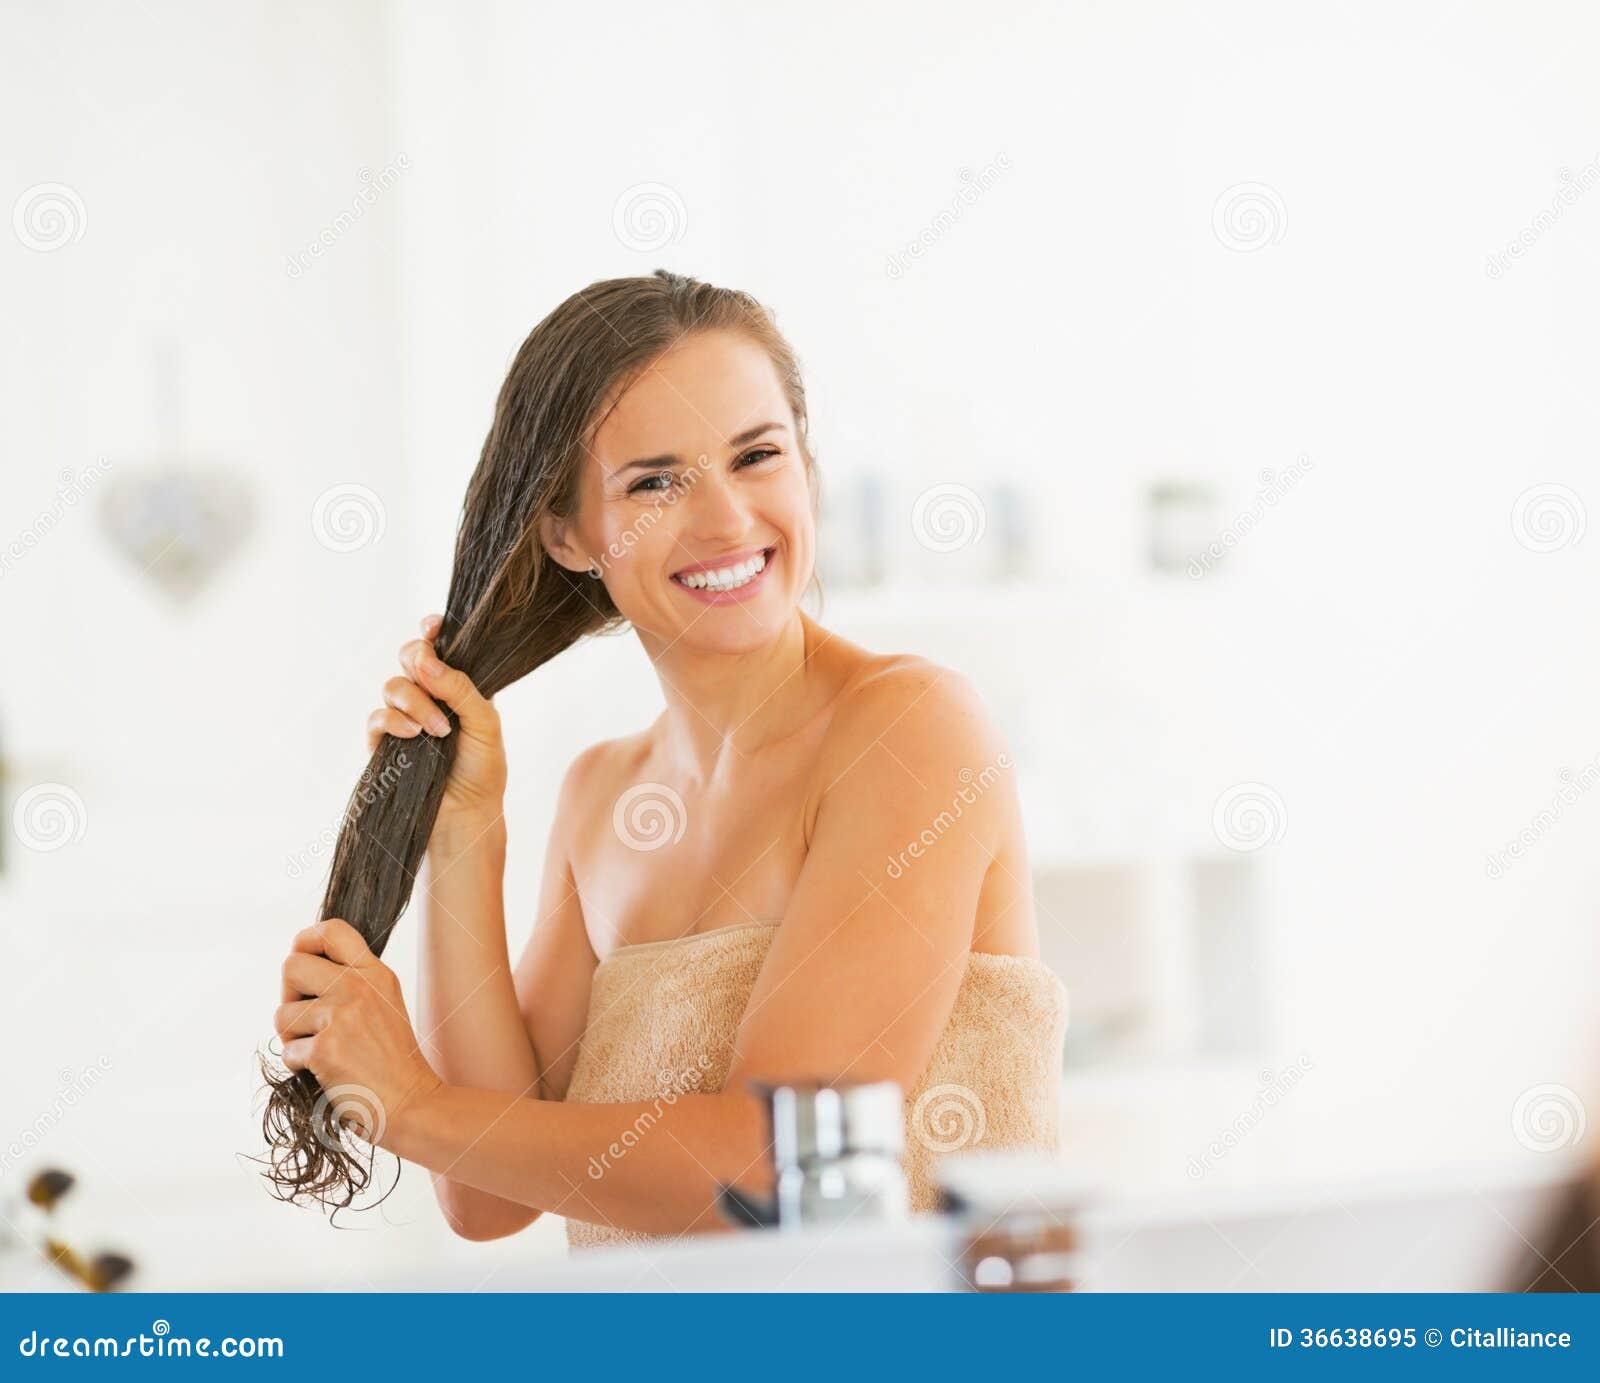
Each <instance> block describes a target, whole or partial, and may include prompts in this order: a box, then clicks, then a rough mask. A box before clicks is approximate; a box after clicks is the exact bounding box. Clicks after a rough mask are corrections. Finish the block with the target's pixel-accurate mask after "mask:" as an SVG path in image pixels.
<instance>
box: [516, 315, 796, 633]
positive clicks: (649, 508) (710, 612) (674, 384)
mask: <svg viewBox="0 0 1600 1383" xmlns="http://www.w3.org/2000/svg"><path fill="white" fill-rule="evenodd" d="M794 427H795V424H794V414H793V412H792V410H791V409H790V407H789V403H788V399H787V398H786V396H785V394H784V391H783V386H782V384H781V383H780V382H779V380H778V375H777V371H776V370H775V369H774V368H773V365H772V362H771V360H770V359H768V357H767V354H766V352H765V351H764V350H762V349H761V347H760V346H758V345H757V344H756V343H755V342H754V341H752V340H750V339H749V338H748V337H746V336H744V335H743V334H742V333H738V332H731V331H709V330H708V331H699V332H695V333H693V334H692V335H690V336H688V337H686V338H684V339H683V340H682V341H680V342H679V343H678V344H677V345H676V346H674V347H673V348H672V349H671V350H669V351H668V352H667V353H666V354H665V355H663V356H661V357H660V358H659V359H658V360H656V361H655V362H654V363H652V364H651V365H650V366H649V368H648V369H646V370H645V371H644V373H642V374H641V375H640V376H639V377H638V378H637V379H636V380H634V381H633V382H632V384H631V385H629V386H628V387H627V389H626V390H625V392H624V393H623V394H622V396H621V398H620V399H619V400H618V401H617V403H616V405H615V407H613V408H612V409H611V411H610V413H609V414H607V415H606V416H605V419H604V421H603V422H602V424H601V426H600V428H599V430H598V432H597V433H596V434H595V440H594V447H593V450H592V452H591V453H590V454H589V455H588V456H587V457H585V458H584V463H583V472H582V474H581V476H580V477H579V502H578V509H577V512H576V515H575V517H574V519H573V521H572V522H571V523H569V524H567V525H564V526H563V525H552V526H551V527H550V528H549V529H548V530H547V533H548V534H550V535H552V536H554V537H555V539H556V540H555V541H551V536H547V538H546V547H547V548H548V549H549V550H550V552H551V554H552V555H553V556H554V557H555V558H556V560H558V561H560V562H561V563H562V564H563V565H564V566H567V567H569V568H570V569H572V570H574V571H582V570H583V569H584V568H586V567H587V566H589V565H590V563H598V565H599V567H600V569H601V572H602V574H603V579H604V581H605V584H606V588H607V590H608V591H609V592H610V595H611V598H612V600H613V601H615V602H616V606H617V609H618V610H620V611H621V612H622V614H623V615H624V616H625V617H626V618H627V619H628V621H629V622H630V623H631V624H632V625H633V626H634V628H635V629H637V630H638V631H639V632H640V633H641V634H644V635H653V636H655V637H656V638H658V639H660V640H661V641H662V643H663V645H664V646H671V645H674V644H678V643H680V642H681V643H682V644H683V645H684V646H685V647H687V648H699V649H704V650H707V651H714V652H722V653H739V652H744V651H747V650H749V649H753V648H757V647H760V646H761V645H763V644H765V643H767V642H768V641H770V640H771V639H772V638H773V637H775V636H776V635H777V634H778V633H779V632H780V631H781V630H782V629H783V628H784V626H785V625H786V623H787V622H788V620H789V618H790V616H791V614H792V612H793V610H794V608H795V606H796V605H797V604H798V603H799V600H800V597H801V595H802V594H803V593H804V591H805V588H806V585H807V584H808V583H809V582H810V580H811V570H812V564H813V562H814V560H815V551H816V531H815V524H814V522H813V518H812V512H811V490H810V485H809V478H808V476H807V473H806V465H805V460H804V458H803V457H802V456H801V453H800V447H799V441H798V439H797V438H796V436H795V431H794Z"/></svg>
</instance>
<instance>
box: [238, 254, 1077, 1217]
mask: <svg viewBox="0 0 1600 1383" xmlns="http://www.w3.org/2000/svg"><path fill="white" fill-rule="evenodd" d="M816 502H817V487H816V467H815V463H814V460H813V457H812V454H811V449H810V444H809V439H808V437H807V416H806V402H805V393H804V389H803V386H802V384H801V379H800V372H799V368H798V365H797V363H796V360H795V356H794V353H793V351H792V350H791V349H790V347H789V346H788V344H787V343H786V342H785V341H784V340H783V338H782V336H781V335H780V334H779V332H778V331H777V328H776V326H775V325H774V324H773V321H772V318H771V317H770V315H769V314H768V313H767V311H766V310H765V309H764V308H762V307H761V306H760V305H759V304H758V303H756V302H755V300H754V299H752V298H750V297H749V296H748V295H746V294H743V293H739V292H735V291H733V290H729V289H722V288H716V287H713V286H711V285H708V284H704V283H700V282H698V281H696V280H693V279H689V278H685V277H683V276H681V275H676V274H669V273H667V272H665V271H658V272H657V273H656V274H655V275H653V276H651V277H647V278H632V279H613V280H608V281H605V282H602V283H597V284H594V285H591V286H590V287H589V288H587V289H584V290H583V291H582V292H580V293H577V294H575V295H574V296H573V297H572V298H570V299H568V300H567V301H566V302H565V303H563V304H562V305H561V306H560V307H558V308H557V309H556V310H555V311H554V312H553V313H551V315H550V316H549V317H548V318H546V319H545V320H544V321H543V322H541V323H540V324H539V325H538V326H537V327H536V328H535V329H534V330H533V332H532V333H531V334H530V335H529V337H528V339H527V341H525V342H524V343H523V346H522V348H521V350H520V351H519V352H518V355H517V358H516V360H515V362H514V363H513V365H512V367H511V370H510V373H509V375H508V377H507V379H506V382H505V385H504V387H503V389H502V391H501V394H500V398H499V402H498V405H497V408H496V412H495V418H494V423H493V426H492V427H491V429H490V432H489V436H488V439H487V441H486V442H485V445H484V449H483V454H482V457H481V458H480V460H479V463H478V467H477V470H476V471H475V473H474V475H473V478H472V482H471V485H470V487H469V489H468V494H467V502H466V507H465V512H464V515H463V518H462V523H461V529H460V533H459V535H458V539H457V546H456V560H455V569H454V571H453V573H452V578H451V589H450V596H449V600H448V603H447V606H446V609H445V612H444V614H443V615H442V616H430V617H428V618H427V619H425V620H424V621H423V623H422V629H421V635H422V637H420V638H417V639H413V640H412V641H411V642H409V643H407V644H406V645H404V646H403V647H402V649H401V650H400V663H401V667H402V670H403V675H402V676H398V677H395V678H394V679H392V680H391V681H390V682H389V683H388V684H386V686H385V688H384V705H383V706H382V707H380V708H379V709H378V710H377V711H375V712H373V714H372V716H371V717H370V718H369V721H368V736H369V742H370V744H371V747H372V749H373V758H372V762H371V764H370V765H369V768H368V770H367V773H366V775H364V778H363V784H370V783H373V782H378V783H382V784H384V788H383V790H382V791H380V792H376V793H374V792H372V791H364V790H363V789H361V788H358V790H357V792H356V794H355V795H354V796H353V797H352V799H351V803H350V807H349V810H348V812H347V816H346V821H345V824H344V827H343V830H342V831H341V834H340V837H339V841H338V844H337V846H336V850H335V858H334V864H333V869H332V875H331V877H330V880H329V884H328V888H327V892H326V895H325V897H324V901H323V908H322V915H323V918H324V919H325V920H324V921H322V922H320V923H318V924H317V925H316V926H314V927H310V928H307V929H306V930H305V931H304V932H302V933H300V934H299V936H297V937H296V938H295V942H294V945H293V948H292V950H291V952H290V955H289V957H288V959H287V960H286V962H285V964H284V967H283V1003H282V1004H281V1005H280V1007H279V1008H278V1010H277V1013H276V1015H275V1022H274V1026H275V1028H276V1030H277V1032H278V1034H279V1035H280V1037H281V1038H282V1039H283V1041H284V1047H283V1064H284V1067H285V1068H286V1069H285V1070H283V1071H281V1072H279V1071H272V1070H270V1069H269V1080H270V1081H271V1083H272V1092H271V1096H270V1098H269V1101H268V1105H267V1110H266V1117H265V1125H264V1129H265V1133H266V1135H267V1138H268V1142H269V1144H270V1145H271V1146H272V1149H273V1157H272V1161H271V1168H270V1170H269V1172H268V1176H269V1178H270V1179H271V1180H272V1181H273V1183H274V1185H275V1186H276V1187H277V1189H278V1190H279V1192H280V1193H281V1194H284V1195H286V1196H289V1197H294V1198H298V1197H301V1196H305V1197H310V1198H312V1199H315V1200H320V1201H322V1202H324V1203H327V1204H348V1203H349V1202H350V1200H351V1199H352V1198H353V1197H354V1195H355V1194H356V1193H357V1192H358V1191H360V1190H361V1189H362V1188H363V1187H364V1186H365V1185H366V1182H367V1179H368V1176H369V1174H370V1170H369V1169H370V1161H366V1162H365V1163H364V1161H363V1150H365V1156H366V1158H370V1155H371V1147H373V1146H380V1147H384V1148H387V1149H389V1150H391V1151H393V1152H395V1153H396V1154H398V1155H399V1156H400V1157H401V1158H403V1159H407V1160H411V1161H415V1162H418V1163H420V1164H421V1165H423V1166H425V1167H427V1168H428V1169H429V1170H430V1172H431V1173H432V1174H433V1178H434V1185H435V1189H436V1192H437V1194H438V1197H439V1202H440V1205H441V1207H442V1209H443V1210H444V1212H445V1215H446V1217H447V1218H448V1219H449V1221H450V1223H451V1225H452V1226H453V1227H454V1228H455V1230H456V1231H457V1232H458V1233H460V1234H462V1235H463V1236H465V1237H467V1238H473V1239H487V1238H495V1237H499V1236H501V1235H505V1234H509V1233H512V1232H514V1231H516V1230H517V1229H520V1228H521V1227H522V1226H524V1225H526V1224H528V1223H529V1222H530V1221H532V1220H533V1219H534V1218H535V1217H536V1216H538V1215H539V1214H540V1213H542V1212H544V1211H551V1212H555V1213H559V1214H562V1215H565V1216H567V1217H568V1222H569V1228H570V1227H576V1226H585V1225H586V1226H587V1227H588V1228H587V1230H586V1232H585V1233H583V1234H578V1233H574V1234H573V1238H574V1242H581V1243H592V1242H598V1241H600V1240H601V1239H603V1238H607V1237H613V1238H616V1237H632V1236H635V1235H641V1234H644V1235H649V1234H679V1233H685V1232H696V1231H705V1230H712V1229H718V1228H723V1227H725V1226H724V1225H723V1224H722V1222H721V1221H720V1219H719V1216H718V1214H717V1211H716V1202H717V1192H718V1187H719V1184H731V1185H734V1186H737V1187H739V1188H740V1189H744V1190H749V1191H753V1192H757V1193H759V1192H761V1191H763V1190H764V1189H765V1175H764V1168H765V1158H764V1152H765V1138H766V1134H765V1129H764V1122H763V1113H762V1109H761V1107H760V1105H759V1104H758V1102H757V1100H756V1099H755V1097H754V1096H753V1095H752V1094H751V1093H749V1089H748V1084H749V1082H751V1081H752V1080H755V1079H757V1078H759V1079H763V1080H782V1079H800V1078H803V1079H813V1080H814V1079H818V1078H820V1079H823V1080H826V1081H830V1082H857V1081H872V1080H893V1081H896V1082H897V1083H898V1084H899V1085H900V1087H901V1089H902V1090H903V1091H904V1092H906V1116H907V1121H908V1133H909V1135H910V1137H909V1138H908V1145H909V1146H910V1147H911V1148H912V1150H913V1156H912V1158H911V1159H910V1161H911V1163H912V1166H911V1171H912V1173H913V1177H912V1182H913V1190H914V1206H915V1208H918V1209H927V1208H930V1207H931V1204H932V1191H931V1180H930V1178H929V1175H928V1164H929V1157H930V1155H932V1154H937V1153H942V1152H947V1151H951V1150H953V1149H954V1148H955V1147H959V1146H964V1145H965V1143H966V1142H976V1141H980V1140H981V1141H982V1143H983V1146H985V1147H1004V1146H1028V1147H1035V1148H1041V1149H1051V1148H1054V1147H1055V1146H1056V1143H1057V1140H1058V1123H1059V1121H1058V1112H1057V1103H1056V1102H1057V1097H1058V1095H1057V1092H1058V1089H1059V1077H1060V1056H1061V1038H1062V1030H1063V1028H1064V1025H1065V1021H1066V996H1065V991H1064V989H1063V987H1062V985H1061V982H1060V980H1059V979H1058V978H1057V977H1056V976H1054V975H1053V974H1052V973H1051V972H1050V971H1049V970H1048V968H1047V967H1045V966H1044V965H1043V963H1042V962H1041V961H1040V960H1039V959H1038V939H1037V935H1036V928H1035V921H1034V915H1033V906H1032V898H1031V892H1030V888H1029V884H1028V867H1027V857H1026V847H1025V841H1024V838H1023V832H1022V822H1021V817H1020V812H1019V809H1018V804H1017V794H1016V787H1015V783H1014V781H1013V779H1012V776H1011V774H1010V773H1009V772H1008V771H1007V770H1009V769H1010V767H1011V760H1010V758H1009V756H1008V754H1007V752H1006V749H1005V747H1004V745H1003V743H1002V742H1001V740H1000V738H999V736H998V735H997V734H996V732H995V730H994V727H993V725H992V723H991V721H990V719H989V716H988V714H987V711H986V709H985V707H984V706H983V704H982V702H981V700H980V699H979V698H978V696H977V695H976V693H975V692H974V691H973V689H972V687H971V686H970V685H969V684H968V683H967V682H966V680H965V679H964V678H962V677H960V676H959V675H958V674H956V673H954V672H952V671H950V670H949V669H947V668H942V667H939V666H937V665H935V664H932V663H929V662H927V661H926V660H923V659H920V658H916V657H909V656H902V655H892V654H889V655H885V654H878V653H874V652H871V651H869V650H866V649H864V648H860V647H858V646H856V645H854V644H852V643H850V642H848V641H846V640H844V639H841V638H838V637H837V636H835V635H833V634H831V633H829V632H828V631H827V630H825V629H823V628H822V627H821V626H820V625H818V624H817V623H816V622H815V621H814V620H813V619H811V618H810V617H809V616H808V615H807V614H806V613H805V612H804V611H802V610H801V608H800V602H801V598H802V596H803V594H804V592H805V590H806V588H807V586H808V584H809V583H810V582H811V581H812V580H813V571H814V554H815V531H816V527H815V519H816ZM623 623H626V624H627V625H629V626H631V628H632V629H633V631H634V632H635V634H636V635H637V636H638V638H639V640H640V643H641V644H642V646H643V648H644V650H645V652H646V654H647V655H648V656H649V658H650V660H651V663H652V665H653V667H654V670H655V672H656V675H657V677H658V679H659V681H660V685H661V689H662V694H663V699H664V702H665V708H664V710H663V711H662V713H661V715H660V716H659V717H658V718H657V720H656V721H655V722H654V723H653V724H651V725H650V726H649V727H647V728H646V729H644V730H643V731H640V732H639V733H637V734H632V735H625V736H622V737H620V738H617V739H614V740H608V741H605V742H602V743H600V744H597V745H592V746H590V747H589V748H588V749H585V750H584V751H583V752H581V753H579V754H578V755H577V756H576V758H574V760H573V761H572V764H571V766H570V768H569V769H568V771H567V774H566V777H565V780H564V782H563V783H562V786H561V790H560V796H559V801H558V804H557V811H556V815H555V824H554V826H553V827H552V830H551V834H550V838H549V841H548V843H547V845H546V850H545V872H544V878H543V886H542V890H541V897H540V915H539V917H538V918H537V919H536V921H535V924H534V926H533V929H532V934H531V936H530V937H529V939H528V941H527V944H526V946H525V948H524V950H523V952H522V955H521V957H520V959H519V960H518V961H517V963H516V964H515V965H513V964H512V963H511V959H510V953H509V950H508V946H507V936H506V925H505V916H504V911H503V903H502V881H503V872H504V862H505V854H506V848H507V840H506V831H505V823H504V818H503V816H502V812H501V808H502V802H503V797H504V793H505V787H506V778H507V772H506V763H505V755H504V752H503V749H502V746H501V739H500V725H499V716H498V713H497V711H496V710H495V707H494V705H493V700H492V698H493V697H494V695H495V693H496V692H498V691H499V690H500V689H502V688H504V687H506V686H508V685H510V684H511V683H512V682H515V681H516V680H518V679H519V678H521V677H523V676H525V675H526V674H527V673H529V672H530V671H532V670H533V669H534V668H536V667H538V666H540V665H541V664H542V663H544V662H546V661H548V660H549V659H550V658H552V657H554V656H555V655H556V654H557V653H560V652H561V651H562V650H564V649H566V648H568V647H571V646H572V645H573V644H574V643H576V642H577V641H578V640H579V639H581V638H582V637H584V636H585V635H587V634H590V633H595V632H599V631H601V630H604V629H609V628H612V627H615V626H618V625H620V624H623ZM407 740H421V741H422V746H421V748H422V752H420V753H419V752H417V746H411V750H412V752H411V753H410V754H409V756H407V755H406V754H405V750H406V748H407V746H406V743H405V742H406V741H407ZM402 761H403V762H402ZM975 778H976V780H977V781H978V782H980V783H981V784H982V788H981V791H979V790H974V789H973V788H972V787H971V784H972V783H973V781H974V779H975ZM908 840H912V841H919V842H924V843H926V848H923V849H920V850H919V851H918V852H916V856H915V858H914V859H913V860H911V862H910V863H909V864H904V865H903V866H902V867H900V868H898V869H890V870H885V868H884V861H885V860H886V859H887V860H892V859H894V858H895V852H896V851H902V852H903V851H904V850H905V843H906V842H907V841H908ZM424 863H425V864H426V866H427V873H426V876H425V878H426V884H425V887H424V889H423V898H422V905H421V908H420V912H421V914H422V918H421V925H422V930H423V934H422V944H421V961H420V964H421V980H422V982H421V985H420V994H421V1003H420V1007H419V1012H418V1018H417V1022H416V1024H415V1025H413V1022H412V1019H411V1017H410V1015H409V1013H408V1010H407V1008H406V1005H405V1001H404V998H403V995H402V993H401V987H400V984H399V981H398V978H397V977H396V976H395V975H394V972H393V971H392V970H390V969H389V967H387V966H385V965H384V964H383V963H382V961H381V960H380V959H379V957H380V956H381V954H382V952H383V949H384V946H385V944H386V942H387V940H388V937H389V935H390V932H391V929H392V928H393V926H394V923H395V921H396V920H397V919H398V917H399V916H400V914H401V912H402V910H403V909H404V907H405V906H406V903H407V901H408V899H409V896H410V891H411V883H412V879H413V877H414V875H415V874H416V872H417V871H418V870H419V869H420V868H421V867H422V866H423V865H424ZM712 933H715V934H716V935H715V936H712V935H711V934H712ZM691 937H696V938H698V937H706V938H707V942H708V944H706V945H702V946H696V947H693V948H685V947H683V946H680V945H678V943H680V942H683V941H685V940H687V939H688V938H691ZM419 1034H420V1035H419ZM685 1071H687V1072H692V1073H693V1076H694V1079H693V1080H692V1081H690V1082H688V1083H686V1084H685V1083H681V1082H677V1081H673V1082H670V1083H669V1084H670V1093H669V1092H668V1091H666V1090H663V1089H662V1088H661V1083H660V1079H659V1078H660V1075H661V1073H663V1072H668V1073H670V1072H685ZM952 1100H954V1102H955V1104H956V1105H957V1106H959V1109H957V1111H956V1117H957V1120H958V1123H962V1122H963V1121H964V1124H963V1126H964V1127H965V1128H966V1129H967V1131H968V1136H967V1137H966V1138H965V1139H963V1138H959V1137H958V1138H957V1139H956V1141H954V1142H952V1141H951V1134H950V1131H949V1125H948V1120H949V1117H950V1115H951V1101H952ZM664 1101H665V1102H664ZM921 1120H931V1121H933V1122H930V1123H928V1124H927V1126H926V1127H919V1126H917V1125H918V1121H921ZM939 1121H944V1122H939ZM641 1130H643V1132H641ZM616 1149H622V1150H625V1153H626V1155H625V1156H623V1155H620V1154H619V1152H618V1151H615V1150H616ZM596 1166H600V1167H602V1168H603V1169H604V1171H603V1174H602V1175H600V1176H596V1175H595V1173H594V1170H593V1169H594V1168H595V1167H596Z"/></svg>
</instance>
